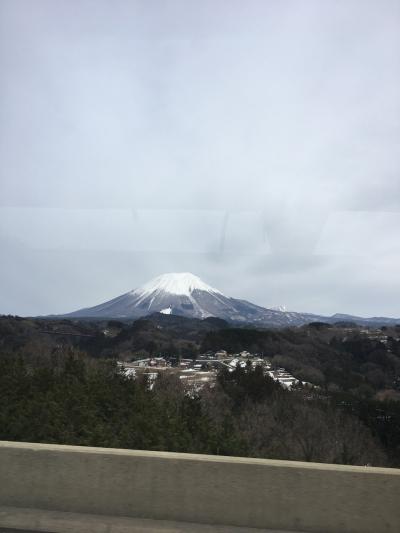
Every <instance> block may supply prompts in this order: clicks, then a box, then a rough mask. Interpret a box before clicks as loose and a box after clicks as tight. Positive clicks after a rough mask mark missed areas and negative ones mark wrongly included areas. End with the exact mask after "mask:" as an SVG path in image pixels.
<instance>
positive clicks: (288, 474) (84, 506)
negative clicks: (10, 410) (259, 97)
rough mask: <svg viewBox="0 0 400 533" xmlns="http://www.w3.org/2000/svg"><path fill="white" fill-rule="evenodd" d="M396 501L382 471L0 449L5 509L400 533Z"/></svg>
mask: <svg viewBox="0 0 400 533" xmlns="http://www.w3.org/2000/svg"><path fill="white" fill-rule="evenodd" d="M399 496H400V470H397V469H390V468H372V467H357V466H341V465H327V464H317V463H301V462H292V461H275V460H267V459H250V458H243V457H223V456H209V455H193V454H182V453H167V452H150V451H133V450H120V449H118V450H117V449H107V448H89V447H82V446H59V445H49V444H33V443H32V444H31V443H17V442H0V506H4V507H5V506H8V507H14V508H30V509H42V510H48V511H61V512H71V513H86V514H96V515H107V516H115V517H135V518H150V519H157V520H173V521H182V522H194V523H198V524H214V525H230V526H240V527H248V528H249V527H254V528H271V529H283V530H297V531H310V532H320V533H321V532H324V533H338V532H344V533H361V532H362V533H386V532H388V533H389V532H390V533H395V532H396V533H398V531H400V502H399ZM1 525H2V524H1V523H0V526H1Z"/></svg>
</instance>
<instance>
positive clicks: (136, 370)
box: [118, 350, 314, 390]
mask: <svg viewBox="0 0 400 533" xmlns="http://www.w3.org/2000/svg"><path fill="white" fill-rule="evenodd" d="M118 365H119V366H120V367H121V369H123V372H124V373H125V374H126V375H128V376H131V377H133V378H136V377H139V376H142V377H146V378H147V380H148V381H149V386H150V388H152V387H153V385H154V382H155V380H156V379H157V377H158V376H159V375H160V374H161V373H165V374H167V373H168V374H173V375H176V376H178V377H179V379H181V380H182V383H183V384H184V385H185V386H186V387H187V388H188V389H192V390H201V389H202V388H203V387H204V386H205V385H208V386H211V387H212V386H214V384H215V382H216V378H217V373H218V371H219V370H220V369H222V368H226V369H227V370H228V371H229V372H233V371H234V370H235V369H236V368H237V367H238V366H239V367H241V368H248V367H249V366H250V367H251V368H253V369H254V368H256V367H257V366H261V367H262V368H263V371H264V374H265V375H268V376H269V377H270V378H272V379H273V380H274V381H276V382H278V383H279V384H280V385H281V386H282V387H283V388H285V389H289V390H290V389H291V388H292V387H293V386H295V385H300V384H301V385H304V386H309V387H313V386H314V385H312V384H311V383H309V382H306V381H300V380H299V379H297V378H296V377H295V376H293V375H292V374H291V373H290V372H288V371H287V370H286V369H285V368H282V367H274V366H273V365H272V364H271V361H270V360H269V359H266V358H264V357H262V356H261V355H260V354H252V353H250V352H248V351H242V352H240V353H235V354H228V352H226V351H225V350H218V351H217V352H211V351H209V352H206V353H204V354H201V355H199V356H198V357H197V358H196V359H189V358H181V357H168V358H166V357H162V356H159V357H148V358H146V359H139V360H136V361H132V362H125V361H118Z"/></svg>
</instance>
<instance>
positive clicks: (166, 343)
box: [0, 315, 400, 466]
mask: <svg viewBox="0 0 400 533" xmlns="http://www.w3.org/2000/svg"><path fill="white" fill-rule="evenodd" d="M222 349H223V350H226V351H227V352H229V353H231V354H235V353H238V352H241V351H244V350H245V351H247V352H250V353H251V354H253V355H257V357H259V358H267V359H268V360H269V361H270V362H271V365H272V368H279V367H284V368H285V369H286V370H288V371H289V372H291V373H292V374H293V375H294V376H295V377H296V378H297V379H299V380H301V381H305V382H309V383H311V384H313V385H314V386H315V388H314V389H312V392H311V391H310V390H309V389H304V390H302V388H301V387H300V389H299V390H292V391H284V390H282V389H281V387H280V386H278V385H276V384H274V383H273V382H271V380H270V378H268V377H267V376H263V375H261V374H260V373H257V371H253V370H251V368H250V367H249V368H247V369H245V370H240V369H236V370H235V371H234V372H231V373H229V372H228V373H227V372H226V371H220V372H219V376H218V380H217V385H216V387H215V388H214V389H207V388H206V389H205V390H204V391H203V392H202V393H201V394H200V396H199V397H198V398H197V399H196V398H194V397H191V398H188V397H187V393H186V392H185V391H184V390H183V388H182V387H181V386H180V385H179V379H178V381H176V380H175V381H174V380H168V379H167V380H157V384H156V387H155V388H154V390H153V391H149V390H147V388H146V386H145V384H144V383H141V382H140V380H137V381H135V382H132V380H129V379H128V378H126V377H124V376H122V375H120V372H119V371H118V368H117V366H116V365H115V361H116V360H119V361H133V360H135V359H140V358H144V357H148V356H151V357H154V356H163V357H164V358H165V359H167V360H168V359H170V360H171V361H175V362H176V361H177V359H178V360H179V359H180V358H192V359H196V358H197V357H198V356H199V354H203V353H206V352H208V353H213V352H215V351H217V350H222ZM173 364H175V363H174V362H173ZM0 366H1V376H0V377H1V379H0V381H1V383H0V439H1V438H2V439H10V440H13V439H15V440H38V441H40V442H62V443H71V444H74V443H76V444H79V443H81V444H87V445H105V446H107V445H112V446H121V447H144V448H146V447H147V449H165V450H177V451H199V452H204V453H224V454H233V455H235V454H236V455H238V454H243V455H252V456H256V457H276V458H282V459H285V458H287V459H289V458H293V459H302V460H317V461H328V462H329V461H330V462H332V461H333V462H335V461H337V462H349V463H351V464H364V463H363V461H366V462H371V461H372V462H375V463H376V464H387V465H392V466H399V465H400V327H398V326H397V327H392V328H381V329H370V330H367V329H362V328H360V327H357V326H355V325H354V324H339V325H335V326H331V325H327V324H323V323H314V324H310V325H307V326H303V327H300V328H288V329H282V330H276V329H274V330H261V329H259V330H258V329H250V328H233V327H231V326H230V325H229V324H227V323H226V322H224V321H222V320H219V319H206V320H197V319H186V318H181V317H174V316H163V315H154V316H152V317H149V318H147V319H141V320H138V321H136V322H133V323H124V322H118V321H101V322H91V321H69V320H43V319H27V318H20V317H11V316H3V317H0ZM132 395H134V397H133V396H132ZM135 398H136V399H135ZM132 402H133V403H132ZM135 402H136V403H135ZM177 405H178V406H177ZM130 409H134V410H135V413H136V414H135V417H133V414H132V413H130V411H129V410H130ZM32 410H33V411H32ZM138 410H139V411H140V410H141V411H140V412H141V414H140V415H139V411H138ZM40 413H42V414H40ZM172 413H174V415H173V417H172ZM132 417H133V418H132ZM127 421H129V424H128V426H126V423H127ZM260 421H261V422H260ZM167 422H168V423H167ZM117 426H118V429H117ZM261 427H263V428H264V430H263V431H261V429H260V428H261ZM256 428H258V429H257V431H256ZM267 428H268V431H267ZM115 432H117V433H115ZM355 432H358V433H359V434H360V435H361V437H360V438H361V441H360V440H354V438H353V437H354V433H355ZM281 434H282V435H284V437H282V438H285V439H287V442H285V443H284V442H283V441H281V440H279V438H278V435H281ZM330 435H336V437H335V438H336V440H337V442H338V443H342V444H343V449H342V451H340V453H339V451H338V450H336V451H335V450H334V449H333V448H332V443H331V442H330V438H331V437H330ZM332 438H333V437H332ZM267 441H268V442H267ZM278 441H279V442H278ZM316 441H317V442H316ZM350 441H351V443H352V444H351V447H352V448H351V449H352V450H353V451H352V452H351V455H350V456H346V454H344V455H343V453H344V451H343V450H345V449H346V446H347V444H348V443H349V442H350ZM304 442H306V444H305V443H304ZM322 442H323V443H324V444H323V445H322ZM146 443H147V444H146ZM307 443H308V444H307ZM317 444H318V445H317ZM308 445H310V446H311V449H308V448H307V446H308ZM321 446H322V448H321ZM353 448H354V449H353ZM313 450H314V451H313ZM363 450H364V451H363ZM368 450H369V452H368V453H367V454H366V455H365V453H364V452H365V451H368ZM336 453H337V454H339V455H335V454H336ZM346 453H347V452H346ZM332 454H333V455H332Z"/></svg>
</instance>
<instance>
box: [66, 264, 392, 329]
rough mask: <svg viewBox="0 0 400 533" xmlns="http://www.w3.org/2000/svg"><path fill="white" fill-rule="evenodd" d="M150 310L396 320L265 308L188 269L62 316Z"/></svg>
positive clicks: (131, 314)
mask: <svg viewBox="0 0 400 533" xmlns="http://www.w3.org/2000/svg"><path fill="white" fill-rule="evenodd" d="M152 313H162V314H166V315H171V314H172V315H179V316H184V317H188V318H208V317H218V318H222V319H224V320H228V321H233V322H239V323H247V324H253V325H258V326H260V327H262V326H264V327H265V326H268V327H283V326H299V325H302V324H307V323H309V322H315V321H323V322H330V323H333V322H337V321H340V320H343V319H344V318H346V320H353V321H354V322H357V323H359V324H371V323H375V322H377V323H380V322H382V323H395V322H396V319H368V318H365V319H363V318H360V317H351V316H349V315H333V316H332V317H323V316H320V315H314V314H310V313H296V312H292V311H287V310H286V308H285V307H279V308H273V309H266V308H264V307H260V306H258V305H255V304H252V303H250V302H248V301H246V300H240V299H237V298H231V297H229V296H226V295H225V294H223V293H222V292H220V291H219V290H218V289H215V288H214V287H211V286H210V285H207V283H204V281H202V280H201V279H200V278H199V277H197V276H195V275H193V274H190V273H189V272H183V273H171V274H163V275H161V276H158V277H156V278H154V279H152V280H151V281H149V282H148V283H145V284H144V285H142V286H141V287H139V288H137V289H134V290H132V291H130V292H127V293H125V294H122V295H121V296H118V297H117V298H114V299H112V300H109V301H108V302H105V303H102V304H100V305H96V306H94V307H88V308H85V309H80V310H79V311H75V312H73V313H69V314H66V315H63V316H64V317H66V318H115V319H118V318H119V319H136V318H140V317H144V316H147V315H151V314H152Z"/></svg>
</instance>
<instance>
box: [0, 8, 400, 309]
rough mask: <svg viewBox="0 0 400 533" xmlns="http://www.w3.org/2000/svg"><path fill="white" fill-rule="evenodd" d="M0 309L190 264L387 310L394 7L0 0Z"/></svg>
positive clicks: (206, 275)
mask: <svg viewBox="0 0 400 533" xmlns="http://www.w3.org/2000/svg"><path fill="white" fill-rule="evenodd" d="M0 24H1V27H0V63H1V64H0V69H1V80H0V113H1V115H0V255H1V257H0V313H7V314H8V313H11V314H20V315H33V314H47V313H62V312H67V311H72V310H75V309H78V308H81V307H85V306H89V305H95V304H98V303H100V302H102V301H105V300H107V299H110V298H112V297H114V296H117V295H119V294H121V293H124V292H126V291H128V290H131V289H132V288H135V287H137V286H139V285H141V284H142V283H144V282H146V281H147V280H148V279H150V278H152V277H154V276H156V275H159V274H162V273H164V272H180V271H189V272H192V273H194V274H197V275H198V276H200V277H201V278H202V279H203V280H204V281H206V282H208V283H210V284H211V285H213V286H214V287H217V288H218V289H219V290H221V291H222V292H224V293H225V294H227V295H229V296H234V297H240V298H244V299H248V300H250V301H252V302H254V303H257V304H260V305H263V306H266V307H268V306H275V305H280V304H284V305H286V307H287V308H288V309H290V310H295V311H310V312H316V313H324V314H325V313H326V314H332V313H335V312H348V313H353V314H359V315H365V316H368V315H369V316H371V315H386V316H396V317H400V275H399V273H400V146H399V141H400V87H399V82H400V2H399V1H398V0H393V1H392V0H374V1H371V0H324V1H321V0H292V1H291V0H280V1H278V0H269V1H268V0H259V1H256V0H246V1H242V0H240V1H239V0H238V1H234V0H210V1H207V0H201V1H195V0H182V1H174V0H171V1H166V0H165V1H161V0H159V1H157V0H152V1H148V0H140V1H134V0H109V1H105V0H79V1H78V0H76V1H74V0H65V1H64V0H1V2H0Z"/></svg>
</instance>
